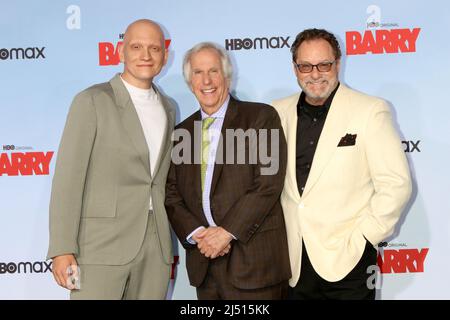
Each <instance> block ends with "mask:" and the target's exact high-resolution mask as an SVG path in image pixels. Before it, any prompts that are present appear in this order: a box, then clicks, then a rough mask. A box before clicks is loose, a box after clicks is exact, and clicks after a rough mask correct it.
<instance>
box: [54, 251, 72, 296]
mask: <svg viewBox="0 0 450 320" xmlns="http://www.w3.org/2000/svg"><path fill="white" fill-rule="evenodd" d="M52 260H53V266H52V272H53V277H55V280H56V282H57V283H58V284H59V285H60V286H61V287H63V288H66V289H69V290H72V289H75V285H74V284H73V283H72V282H71V281H70V279H68V278H69V277H70V275H71V274H74V275H76V274H77V273H78V268H77V267H78V264H77V260H76V259H75V257H74V255H73V254H65V255H61V256H57V257H54V258H53V259H52Z"/></svg>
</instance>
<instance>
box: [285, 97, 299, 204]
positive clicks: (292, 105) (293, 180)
mask: <svg viewBox="0 0 450 320" xmlns="http://www.w3.org/2000/svg"><path fill="white" fill-rule="evenodd" d="M299 98H300V94H298V95H297V96H295V97H293V99H292V100H290V101H289V103H288V105H287V106H286V109H285V111H284V113H283V118H282V121H283V122H284V126H283V128H284V130H285V134H286V141H287V148H288V161H287V163H288V167H287V172H286V177H287V180H288V181H287V184H288V188H289V189H290V193H291V194H292V195H293V196H294V197H295V198H296V199H297V200H300V193H299V191H298V185H297V175H296V171H297V167H296V161H297V159H296V150H297V122H298V116H297V103H298V99H299Z"/></svg>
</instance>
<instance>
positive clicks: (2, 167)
mask: <svg viewBox="0 0 450 320" xmlns="http://www.w3.org/2000/svg"><path fill="white" fill-rule="evenodd" d="M0 4H1V6H0V7H1V10H0V75H1V78H0V201H1V204H0V214H1V223H0V299H20V298H25V299H65V298H67V297H68V294H67V291H65V290H64V289H61V288H59V287H58V286H57V285H56V284H55V283H54V282H53V278H52V275H51V273H50V264H49V262H45V261H44V259H45V255H46V251H47V245H48V203H49V196H50V187H51V179H52V174H53V170H54V164H55V159H56V152H57V149H58V144H59V140H60V137H61V133H62V129H63V126H64V123H65V119H66V115H67V111H68V108H69V105H70V102H71V100H72V98H73V96H74V95H75V94H76V93H77V92H79V91H81V90H82V89H84V88H86V87H88V86H90V85H92V84H94V83H98V82H104V81H107V80H109V79H110V78H111V77H112V76H113V75H114V74H115V73H117V72H120V71H121V70H122V66H121V65H118V64H116V61H115V60H116V56H115V48H116V46H117V42H119V41H120V37H121V34H122V33H123V32H124V30H125V28H126V26H127V25H128V24H129V23H130V22H132V21H134V20H136V19H139V18H150V19H153V20H156V21H157V22H159V23H160V24H161V25H162V26H163V29H164V32H165V34H166V37H167V39H170V47H169V49H170V59H169V63H168V65H167V66H166V68H165V69H164V71H163V72H162V74H161V75H160V76H159V77H158V78H157V79H156V83H157V84H158V85H159V86H160V87H161V88H162V89H163V90H164V91H165V92H166V93H167V94H168V95H170V96H171V97H172V98H174V100H175V101H176V103H177V106H178V112H179V113H178V121H179V120H182V119H184V118H186V117H187V116H188V115H190V114H191V113H192V112H194V111H195V110H196V109H197V108H198V105H197V103H196V100H195V98H194V96H193V95H192V94H191V93H190V91H189V89H188V88H187V86H186V85H185V83H184V80H183V77H182V72H181V64H182V58H183V55H184V53H185V52H186V50H188V49H189V48H191V47H192V46H193V45H194V44H196V43H198V42H201V41H214V42H217V43H219V44H221V45H223V46H226V47H227V49H228V50H229V52H230V55H231V57H232V60H233V63H234V65H235V73H236V74H235V76H234V79H233V91H234V93H235V94H236V95H237V97H239V98H240V99H247V100H254V101H260V102H266V103H270V101H271V100H272V99H276V98H280V97H284V96H287V95H290V94H292V93H295V92H297V91H298V90H299V88H298V85H297V82H296V79H295V76H294V73H293V70H292V64H291V56H290V52H289V45H290V44H291V43H292V41H293V39H294V38H295V36H296V34H297V33H298V32H300V31H301V30H303V29H305V28H310V27H320V28H325V29H328V30H330V31H331V32H333V33H335V34H336V35H337V36H338V38H339V40H340V42H341V46H342V50H343V53H344V56H343V61H342V67H341V75H340V78H341V81H342V82H344V83H346V84H347V85H349V86H350V87H353V88H355V89H358V90H361V91H364V92H366V93H369V94H372V95H376V96H380V97H383V98H384V99H386V100H388V101H389V103H390V104H391V107H392V110H393V113H394V115H395V121H396V124H397V126H398V128H399V131H400V132H401V136H402V139H403V140H404V143H403V145H404V147H405V152H406V153H407V156H408V160H409V163H410V166H411V169H412V175H413V179H414V192H413V197H412V199H411V201H410V203H409V205H408V207H407V210H406V212H405V214H404V216H403V219H402V221H401V223H400V225H399V228H397V232H396V233H395V235H394V236H393V237H392V238H391V239H387V241H386V243H382V244H381V247H380V256H379V267H380V280H381V281H380V285H381V288H382V290H381V292H380V293H379V296H378V297H379V298H381V299H429V298H435V299H449V298H450V293H449V291H448V289H447V287H448V285H450V280H449V278H448V277H446V273H447V272H448V270H450V256H449V254H448V253H449V252H450V248H449V244H450V239H449V237H450V236H449V235H450V219H449V216H450V215H449V213H450V201H449V200H448V195H447V193H448V190H449V188H448V180H449V178H450V174H449V169H448V167H447V164H448V163H449V162H450V151H449V136H450V128H449V127H450V121H449V118H450V110H449V106H448V102H446V101H447V99H448V98H447V90H448V84H447V83H446V82H445V79H446V78H445V77H446V76H447V75H448V74H449V72H450V59H449V57H450V44H449V42H448V41H446V38H447V33H448V32H449V31H450V19H448V17H449V14H450V3H446V2H442V1H437V0H435V1H413V2H412V1H406V0H397V1H382V0H379V1H377V2H376V3H373V2H372V1H365V0H349V1H344V2H336V1H321V2H320V4H319V3H317V2H306V1H305V2H303V1H302V2H299V1H295V0H278V1H271V2H264V1H257V0H249V1H238V0H228V1H206V0H189V1H176V0H165V1H149V0H128V1H126V2H123V1H106V0H98V1H87V0H85V1H75V0H73V1H66V0H59V1H51V0H41V1H24V0H17V1H4V0H1V1H0ZM255 39H256V41H255ZM51 152H54V154H52V153H51ZM386 156H388V155H386ZM46 169H48V170H49V171H48V172H47V170H46ZM179 248H180V250H179V256H180V264H179V265H178V268H177V272H176V281H175V283H174V286H173V292H172V298H173V299H182V298H185V299H186V298H187V299H190V298H195V291H194V289H193V288H192V287H190V286H189V282H188V280H187V276H186V271H185V266H184V253H183V249H182V248H181V247H179Z"/></svg>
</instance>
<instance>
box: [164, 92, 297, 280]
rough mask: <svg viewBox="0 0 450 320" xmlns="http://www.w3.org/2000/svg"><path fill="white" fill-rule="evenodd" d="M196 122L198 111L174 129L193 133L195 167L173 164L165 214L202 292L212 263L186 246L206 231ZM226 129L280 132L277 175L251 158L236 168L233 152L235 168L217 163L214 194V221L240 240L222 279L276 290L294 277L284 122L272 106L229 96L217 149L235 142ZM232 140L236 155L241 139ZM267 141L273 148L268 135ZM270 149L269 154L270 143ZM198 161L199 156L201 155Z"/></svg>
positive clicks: (212, 193)
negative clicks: (285, 203) (284, 201)
mask: <svg viewBox="0 0 450 320" xmlns="http://www.w3.org/2000/svg"><path fill="white" fill-rule="evenodd" d="M195 121H201V113H200V111H197V112H195V113H194V114H193V115H191V116H190V117H189V118H187V119H186V120H184V121H183V122H182V123H180V124H179V125H178V126H177V127H176V128H177V129H185V130H187V131H189V133H190V134H191V137H192V139H191V148H192V149H191V150H192V152H191V153H192V154H191V160H192V161H191V163H192V164H187V163H182V164H177V165H176V164H174V163H173V162H172V164H171V168H170V170H169V176H168V179H167V187H166V210H167V214H168V216H169V220H170V222H171V225H172V227H173V229H174V231H175V233H176V234H177V236H178V238H179V239H180V241H181V242H182V244H183V246H184V248H185V249H186V266H187V271H188V275H189V280H190V283H191V285H193V286H195V287H198V286H200V285H201V284H202V282H203V280H204V279H205V276H206V274H207V269H208V264H209V263H210V261H211V260H210V259H207V258H205V257H204V256H203V255H202V254H201V253H200V251H199V250H198V248H197V247H196V246H195V245H191V244H189V243H188V242H187V241H186V237H187V236H188V235H189V234H190V233H191V232H192V231H194V230H195V229H196V228H198V227H199V226H205V227H207V226H208V222H207V220H206V218H205V215H204V213H203V208H202V192H201V179H200V167H201V166H200V164H195V163H194V157H195V155H194V152H193V150H194V148H193V147H194V143H199V142H200V141H201V134H197V136H196V137H194V122H195ZM226 129H243V130H244V131H246V130H247V129H256V130H257V132H259V131H258V130H259V129H278V130H279V131H278V132H279V135H278V137H279V138H278V139H277V142H278V144H279V152H278V156H277V161H279V169H278V171H277V172H276V173H275V174H274V175H261V171H260V169H261V167H268V165H266V166H264V165H263V164H262V163H261V162H260V159H259V157H258V162H257V163H256V164H249V161H248V156H247V159H246V161H245V164H236V152H234V162H233V163H234V164H227V162H225V164H219V163H217V159H216V164H215V167H214V173H213V179H212V185H211V195H210V202H211V212H212V215H213V218H214V221H215V222H216V224H217V225H218V226H221V227H223V228H224V229H225V230H227V231H228V232H230V233H231V234H233V235H234V236H235V237H236V238H237V240H233V241H232V249H231V251H230V253H229V254H228V255H226V257H227V264H228V267H227V269H228V272H227V274H225V275H224V279H228V281H230V282H231V283H232V284H233V285H234V286H235V287H237V288H240V289H256V288H264V287H268V286H271V285H275V284H278V283H280V282H282V281H284V280H288V279H289V278H290V277H291V270H290V265H289V255H288V246H287V237H286V227H285V223H284V217H283V211H282V209H281V204H280V194H281V191H282V189H283V181H284V176H285V172H286V156H287V151H286V141H285V137H284V134H283V129H282V127H281V123H280V118H279V116H278V114H277V112H276V111H275V109H274V108H272V107H271V106H268V105H263V104H258V103H251V102H243V101H238V100H236V99H234V98H232V97H231V98H230V102H229V105H228V109H227V112H226V115H225V119H224V122H223V126H222V139H221V142H220V143H219V147H218V150H221V147H222V146H227V145H229V144H230V143H231V142H232V141H227V139H226V134H225V130H226ZM269 133H270V130H269ZM195 139H198V140H197V142H194V140H195ZM228 140H233V139H228ZM234 140H235V141H234V145H235V146H234V151H236V148H237V140H236V139H234ZM249 140H250V139H245V147H246V153H247V154H248V150H250V149H251V148H253V147H254V146H252V144H251V143H249ZM267 140H268V141H269V143H270V141H271V139H270V134H269V139H267ZM180 142H181V141H180ZM198 145H201V144H198ZM223 149H224V156H223V159H227V152H226V150H227V148H226V147H225V148H223ZM176 150H177V149H176ZM228 150H230V149H228ZM231 150H232V149H231ZM268 150H269V151H270V150H271V149H270V144H269V147H268ZM218 152H219V151H218ZM275 155H276V154H275ZM271 156H274V155H271ZM197 158H200V157H198V155H197ZM197 163H198V162H197Z"/></svg>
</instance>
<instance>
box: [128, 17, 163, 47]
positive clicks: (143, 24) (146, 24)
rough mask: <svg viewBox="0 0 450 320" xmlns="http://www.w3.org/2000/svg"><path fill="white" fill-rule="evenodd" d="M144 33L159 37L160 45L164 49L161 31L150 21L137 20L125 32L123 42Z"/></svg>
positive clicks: (157, 25)
mask: <svg viewBox="0 0 450 320" xmlns="http://www.w3.org/2000/svg"><path fill="white" fill-rule="evenodd" d="M144 32H149V33H152V34H154V35H155V37H159V38H160V40H161V45H162V46H163V47H164V33H163V31H162V29H161V27H160V26H159V24H157V23H156V22H154V21H152V20H150V19H139V20H136V21H134V22H132V23H131V24H130V25H129V26H128V27H127V29H126V30H125V34H124V36H123V41H124V42H128V41H129V40H130V38H133V35H134V34H139V33H144Z"/></svg>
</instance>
